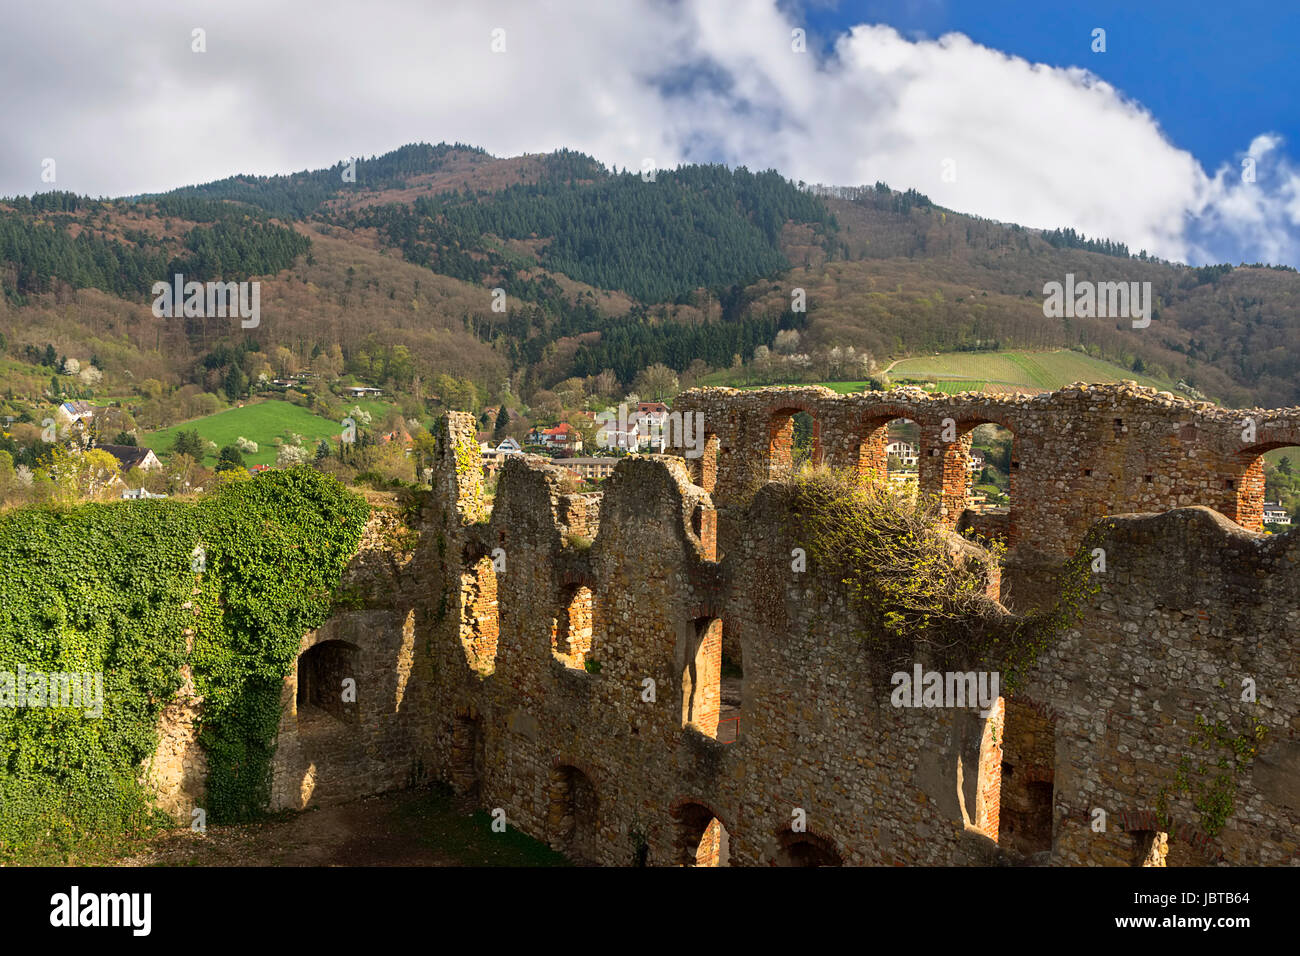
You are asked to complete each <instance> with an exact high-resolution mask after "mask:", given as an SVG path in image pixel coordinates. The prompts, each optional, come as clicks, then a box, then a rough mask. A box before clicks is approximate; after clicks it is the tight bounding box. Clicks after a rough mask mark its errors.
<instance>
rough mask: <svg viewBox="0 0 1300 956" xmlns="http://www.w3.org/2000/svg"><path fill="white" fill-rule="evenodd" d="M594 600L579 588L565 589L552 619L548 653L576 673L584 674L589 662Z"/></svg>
mask: <svg viewBox="0 0 1300 956" xmlns="http://www.w3.org/2000/svg"><path fill="white" fill-rule="evenodd" d="M594 614H595V596H594V595H593V594H592V591H591V588H589V587H587V586H586V585H582V584H573V585H569V586H568V587H566V588H565V589H564V590H563V592H562V594H561V602H560V613H559V615H558V616H557V617H554V618H552V619H551V653H552V654H553V655H554V656H555V659H556V660H558V661H559V662H560V663H562V664H564V666H565V667H572V668H573V669H575V670H585V669H586V668H587V662H588V661H589V660H592V659H593V658H592V635H593V633H594V630H595V628H594V624H595V621H594Z"/></svg>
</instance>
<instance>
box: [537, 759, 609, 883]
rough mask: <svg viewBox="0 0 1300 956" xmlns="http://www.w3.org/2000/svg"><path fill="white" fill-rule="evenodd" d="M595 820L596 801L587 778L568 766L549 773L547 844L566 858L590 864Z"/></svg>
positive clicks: (594, 851)
mask: <svg viewBox="0 0 1300 956" xmlns="http://www.w3.org/2000/svg"><path fill="white" fill-rule="evenodd" d="M599 818H600V799H599V797H598V796H597V795H596V788H595V787H594V786H593V785H592V782H591V780H589V779H588V778H587V775H586V774H585V773H583V772H582V771H581V770H579V769H578V768H577V767H572V766H568V765H565V766H561V767H557V768H556V769H555V770H553V771H552V772H551V801H550V810H549V816H548V819H547V830H548V832H549V833H550V835H551V838H550V839H551V845H552V846H553V847H555V849H557V850H559V851H560V852H561V853H563V854H565V855H566V856H568V857H569V858H570V859H573V860H577V861H579V862H594V861H595V860H596V859H597V858H598V853H597V846H598V843H597V841H598V839H599V833H598V830H597V827H598V824H599Z"/></svg>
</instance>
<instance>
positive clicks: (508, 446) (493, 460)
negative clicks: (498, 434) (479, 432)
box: [479, 438, 523, 476]
mask: <svg viewBox="0 0 1300 956" xmlns="http://www.w3.org/2000/svg"><path fill="white" fill-rule="evenodd" d="M522 452H523V449H522V448H520V447H519V442H517V441H515V440H514V439H513V438H503V439H502V440H501V443H500V444H499V445H497V446H496V447H495V448H493V447H492V446H491V445H489V444H488V443H487V442H480V443H479V457H480V459H481V460H482V462H483V474H484V476H490V475H493V474H495V473H496V472H497V470H498V469H499V468H501V466H502V465H504V464H505V463H506V459H507V458H508V457H509V456H510V455H518V454H522Z"/></svg>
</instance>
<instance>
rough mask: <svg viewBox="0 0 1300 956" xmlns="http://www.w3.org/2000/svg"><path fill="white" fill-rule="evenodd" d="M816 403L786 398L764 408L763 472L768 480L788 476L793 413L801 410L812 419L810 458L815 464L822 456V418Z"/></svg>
mask: <svg viewBox="0 0 1300 956" xmlns="http://www.w3.org/2000/svg"><path fill="white" fill-rule="evenodd" d="M819 409H820V403H819V402H816V401H807V400H806V399H798V398H795V399H790V400H787V401H783V402H780V403H774V404H773V406H772V407H769V409H768V411H767V474H766V476H765V477H766V478H767V480H769V481H780V480H783V479H785V478H788V477H790V475H791V473H792V469H793V452H794V416H795V415H797V414H799V413H800V412H804V413H806V414H807V415H809V416H811V418H812V420H813V433H812V441H813V449H812V458H811V461H812V463H813V464H818V463H820V462H821V461H822V458H823V447H822V419H823V418H824V417H825V415H824V413H823V412H822V411H820V410H819Z"/></svg>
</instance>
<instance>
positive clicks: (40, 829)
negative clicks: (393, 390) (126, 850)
mask: <svg viewBox="0 0 1300 956" xmlns="http://www.w3.org/2000/svg"><path fill="white" fill-rule="evenodd" d="M367 514H368V508H367V506H366V504H365V502H364V501H363V500H362V499H361V498H360V497H358V496H357V495H355V494H353V493H352V492H349V491H347V490H346V489H344V488H343V487H342V486H341V485H340V484H338V482H337V481H335V480H334V479H333V478H331V477H329V476H326V475H322V474H320V473H318V472H315V471H313V470H311V469H308V468H305V467H299V468H294V469H290V470H286V471H277V472H269V473H267V474H265V475H262V476H260V477H258V478H257V479H255V480H247V481H235V482H230V483H227V484H225V485H224V486H223V487H221V488H220V489H219V490H218V491H217V492H216V493H214V494H212V495H210V496H208V497H206V498H204V499H201V500H199V501H198V502H194V503H185V502H179V501H170V500H168V501H139V502H121V503H115V504H86V505H81V506H78V507H75V508H68V509H56V508H44V509H23V510H17V511H10V512H6V513H4V514H3V515H0V567H3V568H4V569H5V574H4V575H3V577H0V674H3V673H4V672H9V673H13V672H16V671H18V669H19V667H20V666H21V667H22V668H23V669H24V670H25V671H26V672H28V673H31V672H45V673H53V672H62V673H99V674H102V683H103V704H102V716H100V717H98V718H96V717H88V716H86V714H85V713H84V711H83V710H76V709H72V708H53V707H16V706H5V707H0V807H3V812H0V861H4V860H16V861H23V862H58V861H60V860H65V859H69V858H81V859H86V858H87V854H89V855H90V856H91V857H94V856H95V855H96V854H97V853H101V852H104V851H106V850H107V849H108V848H109V847H111V846H112V845H113V844H114V842H115V841H116V840H118V839H119V838H120V837H121V836H122V835H123V834H127V833H130V832H133V831H137V830H139V829H141V828H142V827H148V826H151V825H154V824H157V823H159V822H161V820H160V817H159V816H158V814H157V813H156V812H155V811H154V810H153V809H152V807H151V804H150V799H149V795H148V793H147V792H146V791H145V789H144V788H143V787H142V786H141V785H140V784H139V783H138V779H139V777H140V776H141V768H142V766H143V765H144V763H145V761H146V760H147V759H148V758H149V757H150V755H151V754H152V753H153V751H154V749H155V746H156V728H157V722H158V717H159V715H160V713H161V711H162V708H163V707H164V706H165V705H166V703H167V702H168V700H169V699H170V698H171V697H172V695H173V694H174V693H175V692H176V691H177V690H178V689H179V687H180V685H181V674H180V668H181V665H182V664H185V663H188V664H189V665H190V666H191V669H192V672H193V676H194V683H195V689H196V690H197V692H198V693H199V694H200V695H201V696H202V697H203V698H204V702H203V710H202V723H201V726H200V734H199V742H200V744H201V745H202V747H203V748H204V750H205V752H206V755H207V759H208V768H209V772H208V779H207V806H206V807H205V808H204V809H205V810H206V811H207V819H208V821H209V822H223V821H232V820H241V819H247V818H249V817H251V816H254V815H256V814H257V813H259V812H261V811H262V810H263V808H265V806H266V805H267V802H268V798H269V795H270V767H271V756H272V752H273V748H274V743H275V734H276V730H277V728H278V722H279V713H280V704H279V702H280V691H281V687H282V681H283V678H284V676H285V675H286V674H287V673H288V672H289V669H290V668H291V667H292V665H293V662H294V659H295V657H296V655H297V651H298V646H299V643H300V641H301V638H302V635H303V633H304V632H306V631H308V630H311V629H312V628H314V627H316V626H318V625H319V624H320V623H321V622H322V621H323V620H324V619H325V616H326V614H327V613H328V611H329V608H330V600H331V594H332V592H333V590H334V588H335V587H336V585H337V584H338V581H339V578H340V576H341V574H342V571H343V568H344V566H345V565H346V563H347V560H348V559H349V557H350V556H351V554H352V552H353V551H354V549H355V547H356V544H357V542H358V541H359V539H360V536H361V531H362V528H363V527H364V524H365V521H366V516H367ZM187 632H190V636H191V638H192V645H193V646H192V650H190V651H187V648H186V639H187ZM3 688H4V684H3V683H2V682H0V694H2V693H3Z"/></svg>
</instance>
